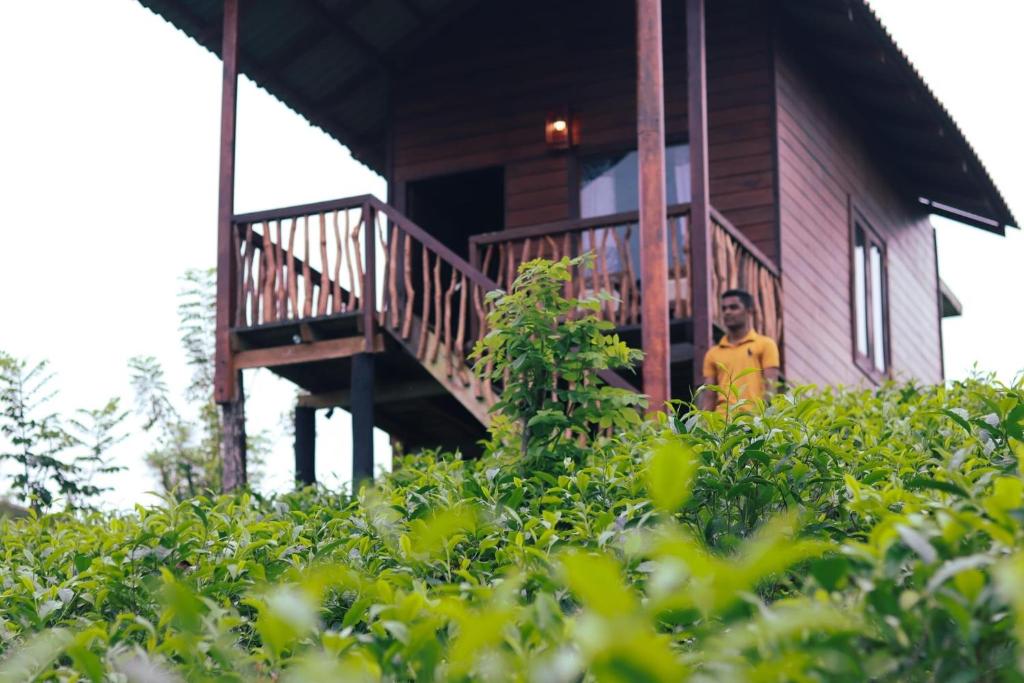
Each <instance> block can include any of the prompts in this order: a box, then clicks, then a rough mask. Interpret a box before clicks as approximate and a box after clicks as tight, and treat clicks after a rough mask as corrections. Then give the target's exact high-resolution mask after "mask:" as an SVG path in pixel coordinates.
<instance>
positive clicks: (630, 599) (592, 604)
mask: <svg viewBox="0 0 1024 683" xmlns="http://www.w3.org/2000/svg"><path fill="white" fill-rule="evenodd" d="M562 571H563V572H564V574H565V581H566V584H568V586H569V590H571V591H572V592H573V594H574V595H575V596H576V597H577V598H578V599H579V601H580V602H581V603H583V604H584V605H585V606H586V607H588V608H590V609H592V610H594V611H595V612H597V613H598V614H601V615H603V616H606V617H615V616H623V615H628V614H631V613H633V612H634V611H635V610H636V608H637V601H636V597H635V596H634V595H633V593H632V592H631V591H630V590H629V589H628V588H626V586H625V584H624V583H623V580H622V572H621V569H620V568H619V565H618V563H617V562H615V560H613V559H611V558H610V557H608V556H607V555H596V554H584V553H579V552H573V553H568V554H566V555H564V556H563V557H562Z"/></svg>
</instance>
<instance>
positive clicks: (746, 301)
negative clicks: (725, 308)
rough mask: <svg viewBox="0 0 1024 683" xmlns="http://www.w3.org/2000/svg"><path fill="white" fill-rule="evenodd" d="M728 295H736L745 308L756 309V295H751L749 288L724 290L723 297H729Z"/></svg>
mask: <svg viewBox="0 0 1024 683" xmlns="http://www.w3.org/2000/svg"><path fill="white" fill-rule="evenodd" d="M727 296H734V297H736V298H737V299H739V300H740V302H741V303H742V304H743V308H745V309H747V310H748V311H752V310H754V297H752V296H751V295H750V292H748V291H747V290H745V289H728V290H726V291H724V292H722V298H723V299H724V298H725V297H727Z"/></svg>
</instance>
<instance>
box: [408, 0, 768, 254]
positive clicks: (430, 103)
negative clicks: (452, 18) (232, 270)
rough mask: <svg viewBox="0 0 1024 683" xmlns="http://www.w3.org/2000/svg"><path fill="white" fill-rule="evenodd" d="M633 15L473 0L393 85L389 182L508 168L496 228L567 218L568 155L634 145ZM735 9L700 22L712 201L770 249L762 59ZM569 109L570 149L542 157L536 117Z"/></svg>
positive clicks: (681, 44)
mask: <svg viewBox="0 0 1024 683" xmlns="http://www.w3.org/2000/svg"><path fill="white" fill-rule="evenodd" d="M634 11H635V7H634V4H633V3H632V2H621V0H592V1H587V2H583V1H580V0H576V1H573V2H564V3H551V2H546V1H545V2H540V1H538V0H525V1H524V2H518V3H482V4H481V6H480V7H479V8H478V9H476V10H474V11H472V12H471V13H470V14H468V15H467V16H465V17H464V18H463V19H461V20H460V21H459V22H457V23H456V24H455V25H453V26H452V27H451V28H450V29H449V30H448V31H447V32H446V33H445V34H443V35H440V36H438V38H437V39H435V40H434V41H432V43H431V45H430V49H428V50H421V51H420V52H419V54H421V55H428V57H426V58H424V59H422V60H421V62H420V63H418V64H416V65H415V67H414V68H412V69H410V70H409V71H408V72H407V73H406V75H405V77H403V78H402V79H401V80H400V81H399V82H398V83H397V84H396V86H395V91H394V99H393V102H394V126H395V129H394V133H395V135H394V174H395V179H396V180H398V181H404V180H410V179H415V178H423V177H429V176H435V175H442V174H446V173H452V172H456V171H461V170H470V169H474V168H484V167H487V166H495V165H501V166H504V167H505V178H506V201H505V207H506V209H505V210H506V215H505V227H506V228H513V227H519V226H523V225H533V224H537V223H544V222H548V221H555V220H562V219H567V218H572V217H574V216H575V215H576V212H577V207H576V200H575V195H576V175H575V172H574V166H575V161H574V158H578V157H582V156H586V155H588V154H592V153H601V152H614V151H625V150H627V149H632V148H635V146H636V123H635V121H636V119H635V117H636V46H635V40H636V39H635V17H634ZM759 11H760V10H757V11H754V12H752V11H751V9H750V7H749V6H748V5H747V4H746V3H742V2H739V1H738V0H730V1H728V2H716V3H714V4H713V6H712V7H711V8H710V10H709V14H708V43H709V47H708V51H709V55H708V80H709V93H708V108H709V120H710V124H709V127H710V130H709V137H710V150H709V154H710V172H711V188H710V189H711V202H712V204H713V205H714V206H715V207H716V208H718V209H719V210H720V211H722V212H723V213H724V214H725V215H726V216H727V217H728V218H729V219H730V220H731V221H733V223H734V224H735V225H736V226H737V227H739V228H740V229H741V230H743V231H744V232H745V233H747V234H748V235H749V236H750V237H751V239H753V240H754V241H755V242H756V243H757V245H758V247H760V248H761V249H762V250H763V251H765V252H766V253H767V254H769V255H770V256H773V257H774V256H775V255H776V254H777V248H776V246H777V245H776V235H775V207H774V198H773V196H774V182H775V178H774V167H773V159H772V115H771V102H772V80H771V79H772V61H771V49H770V41H769V36H768V29H767V26H768V25H769V22H767V21H764V19H763V17H761V16H759V15H758V12H759ZM664 17H665V26H664V29H663V31H664V44H665V89H666V92H665V115H666V135H667V138H668V140H669V142H670V143H671V142H679V141H683V140H685V138H686V131H687V127H686V126H687V124H686V109H687V106H686V45H685V25H684V15H683V3H666V5H665V8H664ZM565 106H569V107H571V108H572V111H573V113H574V114H575V115H576V116H577V117H578V120H579V122H580V145H579V146H578V147H577V148H576V149H574V150H572V151H571V152H549V151H548V150H547V148H546V147H545V144H544V134H543V133H544V121H545V118H546V115H547V112H548V111H550V110H555V109H558V108H560V107H565Z"/></svg>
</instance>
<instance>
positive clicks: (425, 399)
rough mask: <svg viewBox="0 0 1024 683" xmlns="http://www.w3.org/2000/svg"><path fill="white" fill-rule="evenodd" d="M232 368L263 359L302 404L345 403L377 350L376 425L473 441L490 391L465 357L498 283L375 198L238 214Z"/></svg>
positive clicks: (427, 439)
mask: <svg viewBox="0 0 1024 683" xmlns="http://www.w3.org/2000/svg"><path fill="white" fill-rule="evenodd" d="M235 223H236V230H235V235H236V242H235V246H236V254H237V263H238V268H237V277H238V292H239V297H238V301H237V302H236V310H235V326H234V327H233V329H232V342H233V350H234V354H235V365H236V367H239V368H244V367H266V368H268V369H270V370H271V371H272V372H274V373H276V374H278V375H280V376H282V377H285V378H287V379H289V380H290V381H292V382H294V383H295V384H296V385H297V386H299V387H300V388H301V389H302V390H303V393H302V394H301V395H300V398H299V405H300V406H304V407H311V408H332V407H342V408H348V407H349V405H350V404H351V400H352V395H351V390H350V384H351V381H352V362H351V357H352V356H353V355H354V354H356V353H364V352H372V353H374V354H376V357H377V361H376V363H375V371H374V385H375V389H374V394H375V399H374V400H375V408H374V420H375V422H376V424H377V426H379V427H381V428H383V429H385V430H387V431H388V432H390V433H391V434H392V435H393V436H395V437H396V438H397V439H399V440H400V441H402V442H403V444H404V445H406V446H408V447H419V446H444V447H458V448H461V449H462V450H463V451H464V452H469V453H472V452H473V451H475V450H477V442H478V441H479V440H480V439H482V438H484V437H485V436H486V428H487V426H488V425H489V424H490V415H489V412H488V411H489V408H490V406H491V405H493V404H494V402H495V401H496V398H497V397H496V394H495V390H494V387H492V386H491V383H490V381H489V380H486V379H480V378H478V377H477V376H476V375H475V374H474V373H473V371H472V368H471V367H470V365H469V362H468V355H469V353H470V351H471V350H472V348H473V346H474V345H475V343H476V340H478V339H480V338H481V337H482V336H483V335H484V334H486V305H487V304H486V300H485V296H484V295H485V294H486V293H487V292H488V291H491V290H493V289H497V288H498V285H497V284H496V283H495V282H493V281H492V280H490V279H489V278H487V277H485V276H484V275H483V274H482V273H480V271H479V270H478V269H476V268H474V267H472V266H471V265H470V264H469V263H467V262H466V261H465V260H463V259H462V258H461V257H459V256H458V255H457V254H455V253H454V252H452V251H451V249H449V248H448V247H447V246H445V245H444V244H442V243H440V242H439V241H437V240H436V239H435V238H434V237H433V236H432V235H430V234H429V233H427V232H426V231H425V230H423V229H422V228H420V227H419V226H417V225H416V224H414V223H412V222H411V221H410V220H409V219H408V218H406V217H405V216H403V215H402V214H400V213H399V212H398V211H396V210H395V209H394V208H392V207H390V206H388V205H386V204H384V203H382V202H380V201H379V200H377V199H376V198H374V197H369V196H364V197H355V198H352V199H345V200H338V201H335V202H325V203H321V204H315V205H306V206H300V207H291V208H288V209H278V210H274V211H269V212H261V213H258V214H246V215H241V216H237V217H236V218H235Z"/></svg>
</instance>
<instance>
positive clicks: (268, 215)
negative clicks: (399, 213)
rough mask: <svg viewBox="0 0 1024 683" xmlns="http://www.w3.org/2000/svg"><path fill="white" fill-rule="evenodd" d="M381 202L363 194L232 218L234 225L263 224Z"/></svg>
mask: <svg viewBox="0 0 1024 683" xmlns="http://www.w3.org/2000/svg"><path fill="white" fill-rule="evenodd" d="M373 202H377V203H380V201H379V200H378V199H377V198H376V197H374V196H373V195H372V194H361V195H357V196H355V197H344V198H342V199H329V200H327V201H324V202H314V203H312V204H299V205H297V206H286V207H283V208H280V209H267V210H264V211H254V212H252V213H240V214H236V215H235V216H233V217H232V219H231V220H232V222H234V223H242V224H244V223H262V222H264V221H276V220H281V219H282V218H297V217H299V216H311V215H313V214H318V213H326V212H327V211H340V210H342V209H356V208H359V207H360V206H362V205H364V204H371V203H373Z"/></svg>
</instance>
